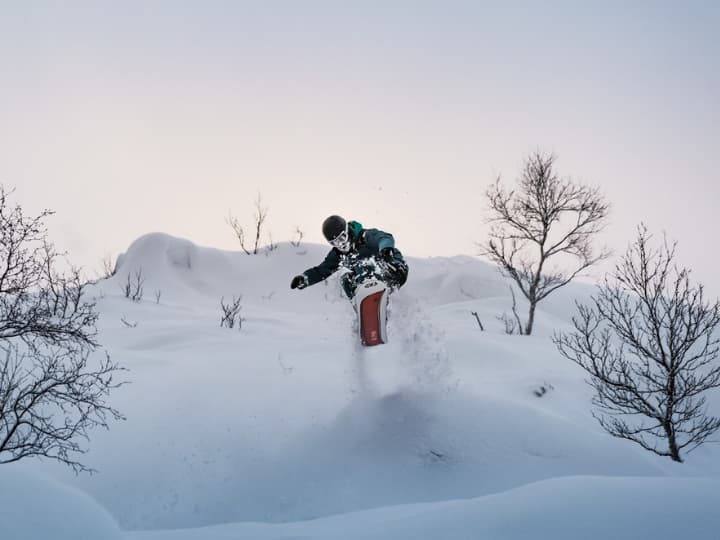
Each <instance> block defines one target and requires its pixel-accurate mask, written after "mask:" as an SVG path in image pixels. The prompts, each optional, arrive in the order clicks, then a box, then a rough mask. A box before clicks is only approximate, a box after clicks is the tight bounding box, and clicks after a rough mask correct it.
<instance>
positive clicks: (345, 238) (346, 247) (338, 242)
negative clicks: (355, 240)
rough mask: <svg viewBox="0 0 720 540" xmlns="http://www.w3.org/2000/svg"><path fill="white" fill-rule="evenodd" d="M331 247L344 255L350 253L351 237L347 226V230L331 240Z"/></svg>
mask: <svg viewBox="0 0 720 540" xmlns="http://www.w3.org/2000/svg"><path fill="white" fill-rule="evenodd" d="M330 245H331V246H332V247H334V248H337V249H338V250H339V251H340V252H342V253H347V252H348V251H350V235H349V234H348V230H347V225H346V226H345V230H344V231H343V232H341V233H340V234H338V235H337V236H336V237H335V238H333V239H332V240H330Z"/></svg>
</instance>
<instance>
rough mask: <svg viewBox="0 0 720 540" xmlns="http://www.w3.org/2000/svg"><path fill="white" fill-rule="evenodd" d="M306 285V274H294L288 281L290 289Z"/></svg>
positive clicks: (301, 287)
mask: <svg viewBox="0 0 720 540" xmlns="http://www.w3.org/2000/svg"><path fill="white" fill-rule="evenodd" d="M307 286H308V280H307V276H306V275H305V274H300V275H299V276H295V277H294V278H293V279H292V281H291V282H290V288H291V289H304V288H305V287H307Z"/></svg>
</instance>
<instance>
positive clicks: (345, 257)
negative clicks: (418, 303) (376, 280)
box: [290, 215, 408, 299]
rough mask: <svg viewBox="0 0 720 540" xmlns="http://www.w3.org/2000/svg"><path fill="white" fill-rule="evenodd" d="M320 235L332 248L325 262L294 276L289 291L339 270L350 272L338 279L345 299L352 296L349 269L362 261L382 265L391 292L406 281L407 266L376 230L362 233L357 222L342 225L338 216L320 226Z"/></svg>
mask: <svg viewBox="0 0 720 540" xmlns="http://www.w3.org/2000/svg"><path fill="white" fill-rule="evenodd" d="M322 231H323V235H324V236H325V238H326V239H327V241H328V242H329V243H330V245H331V246H332V249H331V250H330V252H329V253H328V254H327V256H326V257H325V260H324V261H323V262H321V263H320V264H318V265H317V266H313V267H312V268H308V269H307V270H305V271H304V272H303V273H302V274H300V275H297V276H295V277H294V278H293V279H292V282H291V283H290V288H291V289H304V288H305V287H307V286H309V285H315V284H316V283H319V282H320V281H323V280H324V279H327V278H328V277H330V276H331V275H332V274H333V273H335V272H336V271H337V270H339V269H340V268H347V269H348V270H350V272H349V273H346V274H345V275H344V276H343V277H342V286H343V290H344V291H345V294H346V295H347V296H348V298H350V299H352V298H353V297H354V295H355V281H354V279H353V269H354V268H356V267H357V265H358V262H362V261H363V260H366V259H378V260H380V261H382V263H383V266H384V268H385V269H386V271H385V275H384V276H383V279H384V281H385V283H386V284H387V285H388V286H389V287H390V288H392V289H398V288H400V287H402V286H403V285H404V284H405V282H406V281H407V276H408V265H407V263H406V262H405V259H404V258H403V256H402V253H400V250H398V249H397V248H396V247H395V239H394V238H393V236H392V234H390V233H387V232H384V231H381V230H379V229H364V228H363V226H362V225H361V224H360V223H358V222H357V221H348V222H346V221H345V220H344V219H343V218H342V217H340V216H335V215H333V216H330V217H328V218H327V219H326V220H325V221H324V222H323V225H322Z"/></svg>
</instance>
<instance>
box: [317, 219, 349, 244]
mask: <svg viewBox="0 0 720 540" xmlns="http://www.w3.org/2000/svg"><path fill="white" fill-rule="evenodd" d="M346 230H347V223H345V220H344V219H343V218H341V217H340V216H330V217H329V218H327V219H326V220H325V221H323V225H322V231H323V235H324V236H325V239H326V240H327V241H328V242H332V241H333V240H335V239H336V238H337V237H338V236H340V235H341V234H342V233H344V232H345V231H346Z"/></svg>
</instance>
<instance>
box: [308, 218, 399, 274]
mask: <svg viewBox="0 0 720 540" xmlns="http://www.w3.org/2000/svg"><path fill="white" fill-rule="evenodd" d="M348 232H349V234H350V237H351V240H352V241H351V246H350V251H349V252H348V253H342V252H341V251H340V250H339V249H337V248H332V249H331V250H330V252H329V253H328V254H327V256H326V257H325V260H324V261H323V262H321V263H320V264H318V265H317V266H313V267H312V268H308V269H307V270H305V272H304V274H305V275H306V276H307V279H308V285H314V284H315V283H318V282H320V281H322V280H324V279H327V278H328V277H330V275H332V274H333V273H335V272H336V271H337V270H338V268H340V267H341V266H344V267H349V266H350V264H351V262H352V261H355V260H357V259H366V258H370V257H377V256H379V255H380V250H382V249H385V248H394V247H395V240H394V238H393V235H392V234H390V233H386V232H385V231H381V230H379V229H363V228H362V225H360V223H358V222H357V221H350V222H349V223H348ZM396 254H397V257H402V255H401V254H400V252H399V251H396Z"/></svg>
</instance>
